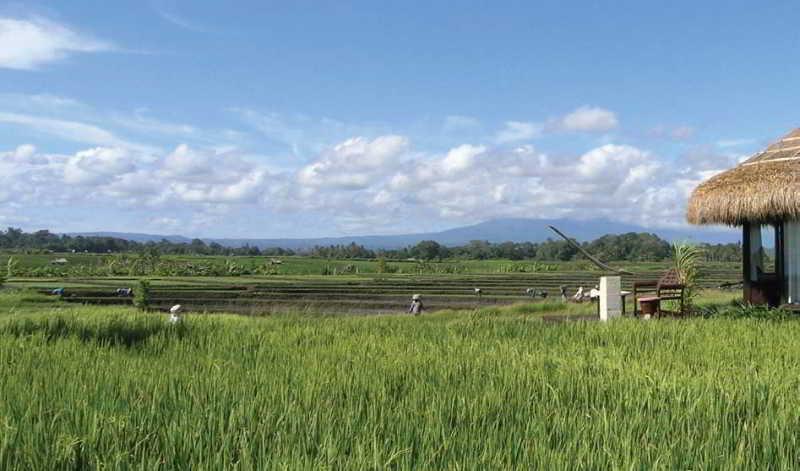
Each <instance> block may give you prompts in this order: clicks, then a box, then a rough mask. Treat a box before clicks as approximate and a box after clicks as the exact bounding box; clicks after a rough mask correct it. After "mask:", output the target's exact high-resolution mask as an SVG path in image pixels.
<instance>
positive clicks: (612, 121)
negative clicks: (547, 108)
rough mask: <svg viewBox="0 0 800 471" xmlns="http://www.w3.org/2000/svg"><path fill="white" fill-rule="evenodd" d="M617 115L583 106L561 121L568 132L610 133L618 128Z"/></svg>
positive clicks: (602, 109) (597, 108)
mask: <svg viewBox="0 0 800 471" xmlns="http://www.w3.org/2000/svg"><path fill="white" fill-rule="evenodd" d="M618 124H619V122H618V121H617V115H616V114H615V113H614V112H613V111H609V110H607V109H605V108H599V107H591V106H582V107H580V108H578V109H577V110H575V111H573V112H572V113H569V114H567V115H566V116H564V117H563V118H561V120H560V125H561V127H562V128H563V129H565V130H567V131H590V132H591V131H610V130H612V129H614V128H616V127H617V125H618Z"/></svg>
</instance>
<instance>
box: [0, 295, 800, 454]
mask: <svg viewBox="0 0 800 471" xmlns="http://www.w3.org/2000/svg"><path fill="white" fill-rule="evenodd" d="M704 298H705V299H704V300H703V301H704V302H708V301H710V300H713V301H715V302H724V300H723V298H725V296H724V295H721V294H714V293H711V294H704ZM526 306H532V305H518V306H512V307H506V308H485V309H480V310H473V311H441V312H438V313H435V314H428V315H423V316H420V317H412V316H367V317H364V316H345V317H342V316H324V315H316V316H315V315H309V314H305V315H300V314H299V313H296V312H295V313H286V314H278V315H273V316H270V317H267V318H253V317H242V316H224V315H206V316H201V315H190V316H189V317H188V318H187V320H186V322H185V323H184V324H182V325H178V326H171V325H168V324H167V323H166V322H165V318H164V316H163V315H161V314H141V313H138V312H136V311H134V310H133V309H132V308H129V307H124V306H80V305H75V304H68V303H63V302H57V301H54V300H53V298H48V297H43V296H41V295H36V294H31V293H29V292H23V291H16V290H13V291H12V290H5V294H0V312H2V313H3V314H0V365H2V368H3V373H4V374H2V375H0V390H1V391H2V392H3V398H2V401H0V468H2V469H16V468H25V469H54V468H56V469H61V468H67V467H70V468H87V467H113V468H121V467H136V468H143V469H161V468H205V469H208V468H213V469H221V468H223V467H240V468H244V469H264V468H267V469H268V468H281V469H298V468H300V469H309V468H315V469H316V468H333V469H365V468H370V469H376V468H395V469H412V468H414V469H420V468H421V469H442V468H455V467H459V468H486V467H492V468H503V469H508V468H514V467H517V468H520V467H524V468H534V469H564V468H583V469H589V468H591V469H598V468H632V467H636V468H642V467H647V468H651V467H655V468H683V469H686V468H693V469H697V468H701V469H707V468H713V469H728V468H733V467H739V468H740V467H749V468H755V467H758V468H769V469H781V468H785V469H789V468H792V467H793V466H794V464H795V463H796V462H797V460H798V458H800V451H798V450H800V448H798V446H797V443H798V439H800V432H798V430H800V415H799V414H798V413H797V411H798V410H800V397H799V396H798V394H797V391H798V388H799V387H800V360H799V359H800V344H798V342H796V338H797V337H798V335H800V323H798V322H795V321H784V322H775V321H763V320H729V319H728V320H726V319H715V320H704V319H690V320H676V321H673V320H660V321H651V322H641V321H635V320H627V319H625V320H620V321H616V322H613V323H609V324H601V323H598V322H564V323H548V322H543V321H542V320H541V314H544V313H546V311H539V310H537V309H535V308H531V307H527V308H526ZM533 306H535V305H533Z"/></svg>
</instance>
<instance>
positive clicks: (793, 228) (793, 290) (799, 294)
mask: <svg viewBox="0 0 800 471" xmlns="http://www.w3.org/2000/svg"><path fill="white" fill-rule="evenodd" d="M783 254H784V258H783V270H784V272H785V273H786V288H787V292H786V302H788V303H790V304H798V303H800V221H787V222H785V223H783Z"/></svg>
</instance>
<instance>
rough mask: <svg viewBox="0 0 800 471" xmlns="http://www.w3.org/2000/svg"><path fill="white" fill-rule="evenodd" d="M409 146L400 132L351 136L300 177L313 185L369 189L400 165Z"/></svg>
mask: <svg viewBox="0 0 800 471" xmlns="http://www.w3.org/2000/svg"><path fill="white" fill-rule="evenodd" d="M408 145H409V142H408V139H407V138H405V137H403V136H396V135H388V136H380V137H378V138H376V139H373V140H368V139H366V138H363V137H357V138H352V139H348V140H346V141H344V142H342V143H340V144H338V145H336V146H334V147H333V148H331V149H329V150H327V151H325V152H324V153H323V154H322V155H321V156H320V158H318V159H317V160H315V161H313V162H312V163H310V164H308V165H306V166H304V167H303V168H301V169H300V171H299V172H298V174H297V180H298V182H300V183H301V184H303V185H308V186H311V187H338V188H348V189H359V188H365V187H367V186H369V184H370V182H371V181H373V180H374V179H375V178H378V177H381V176H383V175H385V174H386V173H387V172H390V171H391V170H392V169H393V168H394V166H396V165H398V164H399V158H400V157H401V156H402V155H403V153H404V152H406V150H407V149H408Z"/></svg>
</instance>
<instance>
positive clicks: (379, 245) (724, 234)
mask: <svg viewBox="0 0 800 471" xmlns="http://www.w3.org/2000/svg"><path fill="white" fill-rule="evenodd" d="M548 225H553V226H555V227H557V228H559V229H560V230H561V231H563V232H565V233H566V234H567V235H569V236H570V237H574V238H575V239H578V240H579V241H591V240H594V239H597V238H598V237H601V236H604V235H606V234H624V233H628V232H648V233H653V234H656V235H658V236H659V237H661V238H662V239H665V240H667V241H676V240H691V241H695V242H709V243H728V242H737V241H739V239H740V234H739V231H737V230H735V229H730V230H724V229H722V230H713V229H707V228H692V229H690V230H675V229H648V228H645V227H641V226H636V225H632V224H623V223H618V222H613V221H609V220H606V219H591V220H585V221H577V220H573V219H523V218H508V219H494V220H491V221H486V222H482V223H480V224H475V225H472V226H464V227H457V228H454V229H448V230H446V231H441V232H430V233H421V234H401V235H374V236H370V235H367V236H350V237H320V238H308V239H227V238H225V239H208V238H203V240H204V241H205V242H206V243H212V242H216V243H218V244H220V245H223V246H227V247H241V246H243V245H245V244H247V245H251V246H256V247H259V248H262V249H263V248H269V247H282V248H286V249H292V250H302V249H308V248H311V247H314V246H315V245H337V244H350V243H351V242H355V243H356V244H359V245H363V246H364V247H367V248H369V249H397V248H402V247H406V246H409V245H414V244H416V243H418V242H420V241H422V240H435V241H437V242H439V243H440V244H443V245H447V246H456V245H464V244H466V243H468V242H469V241H471V240H487V241H489V242H506V241H511V242H542V241H545V240H547V239H548V238H556V237H557V236H556V235H555V234H553V232H552V231H550V229H548V228H547V226H548ZM69 235H84V236H100V237H117V238H120V239H126V240H132V241H136V242H150V241H156V242H157V241H159V240H161V239H167V240H168V241H170V242H187V243H188V242H191V240H192V239H191V238H189V237H184V236H180V235H163V236H162V235H154V234H137V233H126V232H86V233H73V234H69Z"/></svg>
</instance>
